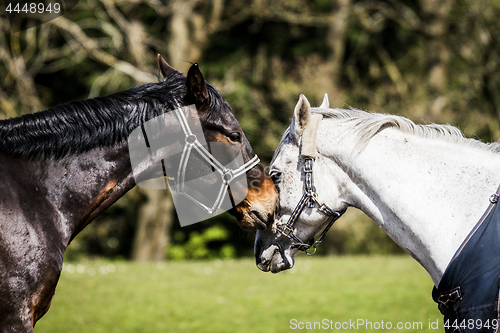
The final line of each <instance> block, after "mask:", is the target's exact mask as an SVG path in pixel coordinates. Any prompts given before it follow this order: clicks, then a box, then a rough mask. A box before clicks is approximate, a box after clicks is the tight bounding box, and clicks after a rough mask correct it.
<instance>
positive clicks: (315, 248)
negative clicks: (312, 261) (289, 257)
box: [304, 246, 318, 256]
mask: <svg viewBox="0 0 500 333" xmlns="http://www.w3.org/2000/svg"><path fill="white" fill-rule="evenodd" d="M312 248H313V249H314V251H313V252H312V253H309V252H307V250H309V249H310V248H309V249H307V250H304V252H305V253H306V254H307V255H308V256H313V255H314V254H315V253H316V250H317V249H318V248H317V247H316V246H312Z"/></svg>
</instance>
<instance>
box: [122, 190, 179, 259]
mask: <svg viewBox="0 0 500 333" xmlns="http://www.w3.org/2000/svg"><path fill="white" fill-rule="evenodd" d="M147 197H148V201H147V202H146V203H144V204H143V205H142V207H141V208H140V212H139V218H138V221H137V231H136V233H135V239H134V245H133V250H132V259H133V260H136V261H161V260H163V259H164V258H165V251H166V248H167V246H168V243H169V235H170V230H171V226H172V221H173V209H174V204H173V202H172V197H171V195H170V191H168V190H148V191H147Z"/></svg>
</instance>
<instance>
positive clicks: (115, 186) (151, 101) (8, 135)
mask: <svg viewBox="0 0 500 333" xmlns="http://www.w3.org/2000/svg"><path fill="white" fill-rule="evenodd" d="M183 80H184V81H183ZM185 85H186V84H185V78H184V79H183V78H181V77H170V78H167V79H166V80H165V81H163V82H161V83H156V84H148V85H143V86H138V87H134V88H132V89H130V90H128V91H124V92H120V93H117V94H114V95H111V96H108V97H99V98H95V99H90V100H86V101H77V102H72V103H69V104H64V105H60V106H57V107H54V108H51V109H48V110H45V111H42V112H38V113H35V114H32V115H25V116H22V117H18V118H13V119H8V120H2V121H0V230H2V233H0V266H1V267H2V269H0V281H1V282H0V300H1V302H0V331H1V330H2V329H4V328H5V327H11V325H20V324H19V323H18V322H16V323H15V324H14V323H10V324H9V322H8V320H10V319H9V318H16V320H19V321H22V322H23V324H22V325H23V327H24V328H23V330H24V331H30V330H31V329H30V328H29V326H30V325H33V324H34V322H36V320H38V318H40V317H41V316H42V315H43V314H44V313H45V312H46V311H47V309H48V307H49V305H50V300H51V298H52V295H53V293H54V289H55V286H56V283H57V280H58V278H59V274H60V272H61V268H62V262H63V256H64V251H65V249H66V247H67V246H68V244H69V243H70V241H71V240H72V239H73V238H74V237H75V236H76V235H77V234H78V233H79V232H80V231H81V230H82V229H83V228H84V227H85V226H86V225H87V224H89V223H90V222H91V221H92V220H93V219H94V218H95V217H96V216H98V215H99V214H100V213H101V212H103V211H104V210H105V209H106V208H108V207H109V206H110V205H111V204H112V203H114V202H115V201H116V200H117V199H119V198H120V197H121V196H123V195H124V194H125V193H126V192H127V191H128V190H130V189H131V188H132V187H133V186H134V185H135V180H134V177H133V173H132V168H131V163H130V159H129V152H128V141H127V137H128V134H129V133H130V132H131V131H133V130H134V129H135V128H137V127H138V126H140V125H141V124H142V123H143V122H144V121H146V120H148V119H150V118H152V117H155V116H156V115H159V114H162V113H164V112H166V111H168V109H173V108H174V107H175V106H176V105H178V103H179V104H181V105H182V103H183V102H184V101H182V100H181V101H178V100H175V99H174V98H173V97H172V96H177V98H182V96H184V95H185ZM182 87H184V88H182ZM176 89H177V91H176ZM183 89H184V91H183ZM15 276H23V279H22V281H21V280H19V281H18V280H16V278H15ZM14 291H15V292H14ZM17 294H19V295H20V296H19V297H18V296H16V295H17ZM23 295H24V296H23ZM20 309H25V310H23V311H27V313H26V314H25V315H23V314H22V313H21V310H20ZM26 309H27V310H26ZM17 312H19V313H17ZM23 316H25V317H23ZM28 318H29V319H28ZM5 320H7V321H5ZM12 327H13V326H12ZM16 327H17V326H16Z"/></svg>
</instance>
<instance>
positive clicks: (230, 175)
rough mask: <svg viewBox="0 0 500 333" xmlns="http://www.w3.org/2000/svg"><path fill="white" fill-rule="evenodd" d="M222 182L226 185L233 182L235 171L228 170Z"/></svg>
mask: <svg viewBox="0 0 500 333" xmlns="http://www.w3.org/2000/svg"><path fill="white" fill-rule="evenodd" d="M222 180H223V181H224V182H225V183H226V184H229V183H230V182H231V180H233V170H226V172H224V174H223V175H222Z"/></svg>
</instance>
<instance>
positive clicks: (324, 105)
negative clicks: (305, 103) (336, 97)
mask: <svg viewBox="0 0 500 333" xmlns="http://www.w3.org/2000/svg"><path fill="white" fill-rule="evenodd" d="M320 108H321V109H329V108H330V101H329V100H328V95H327V94H325V97H323V103H321V106H320Z"/></svg>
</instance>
